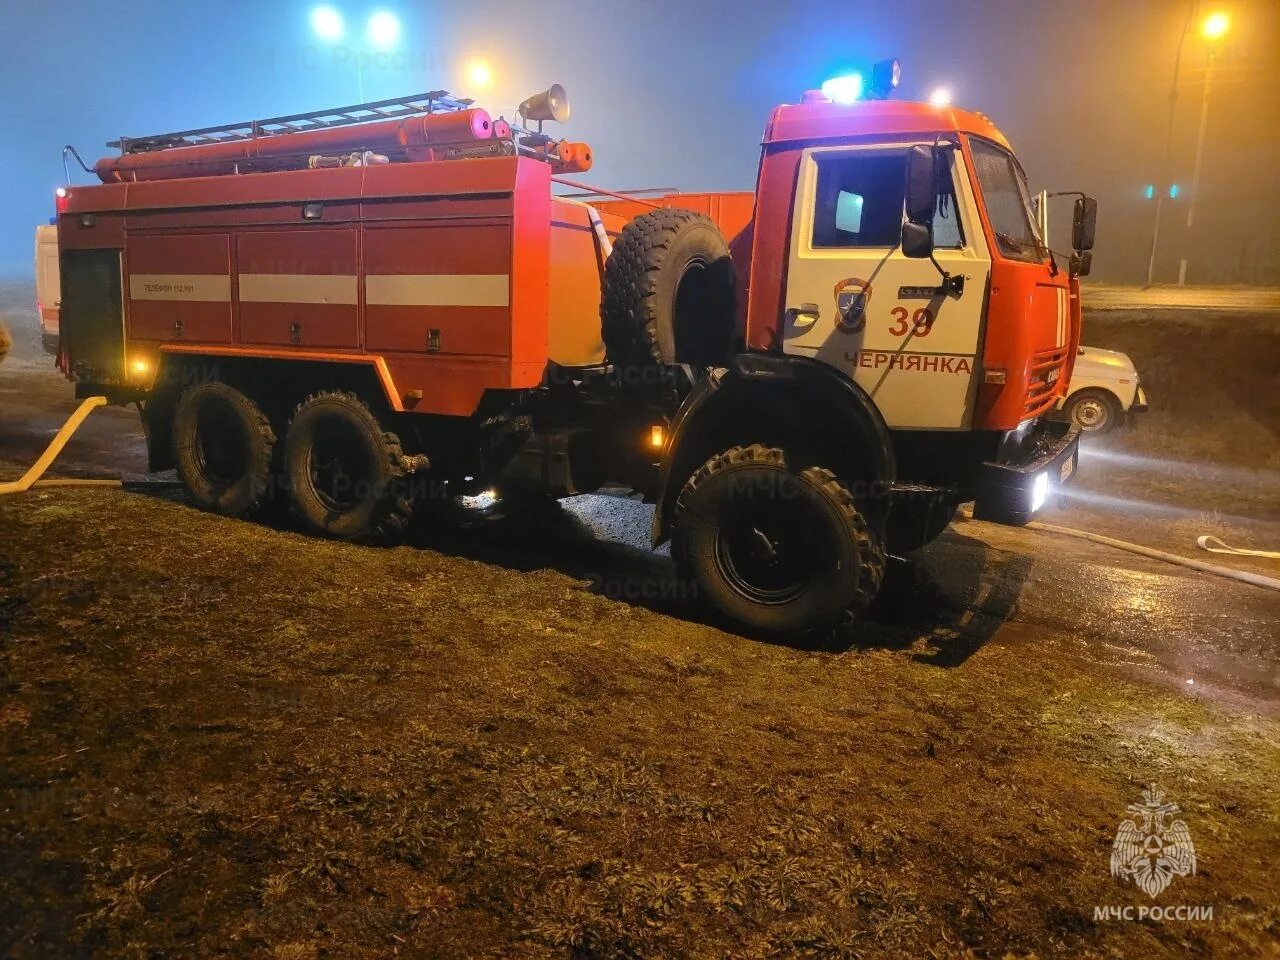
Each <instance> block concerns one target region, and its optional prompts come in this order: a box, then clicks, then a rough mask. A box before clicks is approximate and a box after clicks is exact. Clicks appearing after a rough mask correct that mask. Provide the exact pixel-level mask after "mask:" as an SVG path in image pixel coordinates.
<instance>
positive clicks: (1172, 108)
mask: <svg viewBox="0 0 1280 960" xmlns="http://www.w3.org/2000/svg"><path fill="white" fill-rule="evenodd" d="M1199 6H1200V4H1199V0H1191V3H1190V5H1189V6H1188V7H1187V21H1186V23H1184V24H1183V25H1182V35H1181V36H1180V37H1179V38H1178V52H1177V54H1175V56H1174V58H1173V85H1172V86H1171V87H1170V88H1169V125H1168V127H1167V128H1166V130H1165V135H1164V163H1163V164H1162V165H1161V167H1160V180H1159V182H1158V183H1157V184H1156V190H1155V199H1156V222H1155V226H1153V227H1152V228H1151V255H1150V256H1149V257H1148V258H1147V286H1148V287H1149V286H1151V284H1153V283H1154V282H1155V275H1156V250H1157V249H1158V248H1159V246H1160V211H1161V208H1162V207H1163V206H1164V193H1165V190H1166V188H1167V187H1168V184H1169V167H1170V165H1171V164H1172V161H1173V120H1174V117H1175V116H1176V115H1177V112H1178V72H1179V70H1180V69H1181V67H1182V47H1183V45H1184V44H1185V43H1186V42H1187V34H1188V33H1189V32H1190V31H1191V21H1192V20H1194V19H1195V18H1196V11H1197V9H1198V8H1199Z"/></svg>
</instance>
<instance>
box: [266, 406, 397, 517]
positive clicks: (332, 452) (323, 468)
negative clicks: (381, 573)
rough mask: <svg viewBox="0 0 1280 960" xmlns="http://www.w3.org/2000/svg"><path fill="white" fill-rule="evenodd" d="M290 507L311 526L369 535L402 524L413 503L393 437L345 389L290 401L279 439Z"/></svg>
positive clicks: (393, 435) (367, 409) (395, 439)
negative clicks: (286, 423) (288, 420)
mask: <svg viewBox="0 0 1280 960" xmlns="http://www.w3.org/2000/svg"><path fill="white" fill-rule="evenodd" d="M284 472H285V476H286V477H287V478H288V484H289V502H290V505H291V507H292V508H293V512H294V513H295V514H296V515H297V516H298V518H299V519H300V520H302V522H303V523H304V524H305V525H306V526H307V527H309V528H310V529H311V530H313V531H314V532H316V533H319V534H322V535H323V536H328V537H335V538H337V539H340V540H375V539H381V538H383V537H388V536H392V535H394V534H397V533H399V532H400V531H402V530H404V528H405V527H406V526H407V525H408V522H409V518H410V515H411V513H412V510H413V501H412V498H411V495H410V493H411V492H410V490H409V476H410V473H411V470H410V464H409V462H408V461H407V460H406V458H405V455H404V451H403V450H402V449H401V447H400V439H399V438H398V437H397V436H396V435H395V434H394V433H390V432H388V431H386V430H384V429H383V428H382V424H381V423H379V422H378V418H377V417H376V416H374V414H373V411H372V410H370V409H369V407H368V406H367V405H366V404H365V403H364V401H362V400H361V399H360V398H359V397H357V396H356V395H354V394H351V393H340V392H324V393H316V394H313V395H311V396H310V397H308V398H307V399H306V400H304V401H303V402H302V403H300V404H299V405H298V408H297V410H296V411H295V412H294V415H293V420H292V422H291V423H290V424H289V432H288V433H287V434H286V435H285V441H284Z"/></svg>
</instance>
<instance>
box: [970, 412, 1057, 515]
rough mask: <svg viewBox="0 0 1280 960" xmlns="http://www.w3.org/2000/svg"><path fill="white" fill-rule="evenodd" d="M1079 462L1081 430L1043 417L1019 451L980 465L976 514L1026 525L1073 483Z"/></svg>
mask: <svg viewBox="0 0 1280 960" xmlns="http://www.w3.org/2000/svg"><path fill="white" fill-rule="evenodd" d="M1079 463H1080V430H1079V428H1077V427H1075V426H1073V425H1072V424H1070V423H1065V422H1060V421H1053V420H1044V421H1042V422H1041V424H1040V426H1039V429H1038V430H1037V433H1036V435H1035V437H1034V438H1033V439H1031V441H1030V442H1029V443H1028V444H1027V445H1026V446H1025V447H1024V448H1023V451H1022V453H1021V454H1020V455H1018V456H1015V457H1013V458H1011V459H1008V460H1001V461H998V462H996V461H989V462H987V463H984V464H982V466H981V467H979V469H978V476H977V481H976V484H975V494H976V496H975V497H974V505H973V515H974V516H975V517H977V518H978V519H980V520H994V521H996V522H997V523H1010V524H1015V525H1021V524H1024V523H1026V522H1027V521H1028V520H1031V519H1032V518H1033V517H1034V516H1035V515H1036V514H1037V513H1038V512H1040V510H1041V509H1043V508H1044V507H1045V506H1046V505H1047V504H1048V503H1049V501H1050V498H1051V497H1053V495H1054V493H1055V492H1056V491H1058V490H1060V489H1061V488H1062V487H1063V486H1065V485H1066V484H1067V483H1068V482H1070V480H1071V479H1072V478H1073V477H1074V476H1075V474H1076V468H1077V466H1079Z"/></svg>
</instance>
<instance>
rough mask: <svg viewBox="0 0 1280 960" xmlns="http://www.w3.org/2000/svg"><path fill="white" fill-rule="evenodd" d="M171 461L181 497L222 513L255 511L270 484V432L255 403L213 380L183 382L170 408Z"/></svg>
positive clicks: (273, 440)
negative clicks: (185, 385)
mask: <svg viewBox="0 0 1280 960" xmlns="http://www.w3.org/2000/svg"><path fill="white" fill-rule="evenodd" d="M170 439H171V442H172V444H173V461H174V465H175V466H176V467H177V470H178V479H180V480H181V481H182V485H183V486H184V487H185V488H186V491H187V496H188V497H190V499H191V501H192V502H193V503H195V505H196V506H198V507H200V509H202V510H209V511H212V512H213V513H220V514H222V515H224V516H228V517H243V516H246V515H247V514H250V513H252V512H254V511H256V510H257V509H258V508H259V507H260V506H261V504H262V503H263V501H264V499H265V498H266V496H267V494H268V490H269V487H270V484H271V461H272V451H273V449H274V448H275V444H276V435H275V432H274V431H273V430H272V429H271V424H270V422H269V421H268V420H267V417H266V415H265V414H263V412H262V410H261V409H259V407H258V405H257V404H256V403H254V402H253V401H252V400H251V399H249V398H248V397H247V396H245V395H244V394H243V393H241V392H240V391H239V390H237V389H235V387H232V386H229V385H228V384H225V383H221V382H219V381H212V382H209V383H199V384H196V385H194V386H191V387H188V388H187V389H186V390H184V391H183V392H182V394H181V395H180V396H179V397H178V400H177V403H176V404H174V408H173V425H172V429H171V431H170Z"/></svg>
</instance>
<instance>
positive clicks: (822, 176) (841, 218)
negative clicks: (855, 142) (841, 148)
mask: <svg viewBox="0 0 1280 960" xmlns="http://www.w3.org/2000/svg"><path fill="white" fill-rule="evenodd" d="M814 159H815V160H816V161H817V164H818V191H817V197H816V201H815V206H814V213H813V245H814V246H815V247H820V248H831V247H887V248H892V247H896V246H897V245H898V244H899V242H900V241H901V240H902V215H903V201H904V199H905V194H906V174H907V155H906V153H904V152H903V153H900V152H892V153H890V152H881V151H875V152H872V151H867V152H865V153H862V154H857V155H849V154H845V155H839V154H832V155H823V154H818V155H817V156H816V157H815V158H814ZM933 241H934V246H935V247H940V248H953V249H958V248H960V247H963V246H964V231H963V230H962V229H961V227H960V220H959V217H958V216H957V215H956V204H955V194H954V190H953V189H951V190H948V192H947V193H946V194H944V195H943V196H942V197H940V198H939V202H938V212H937V213H936V214H935V215H934V219H933Z"/></svg>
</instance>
